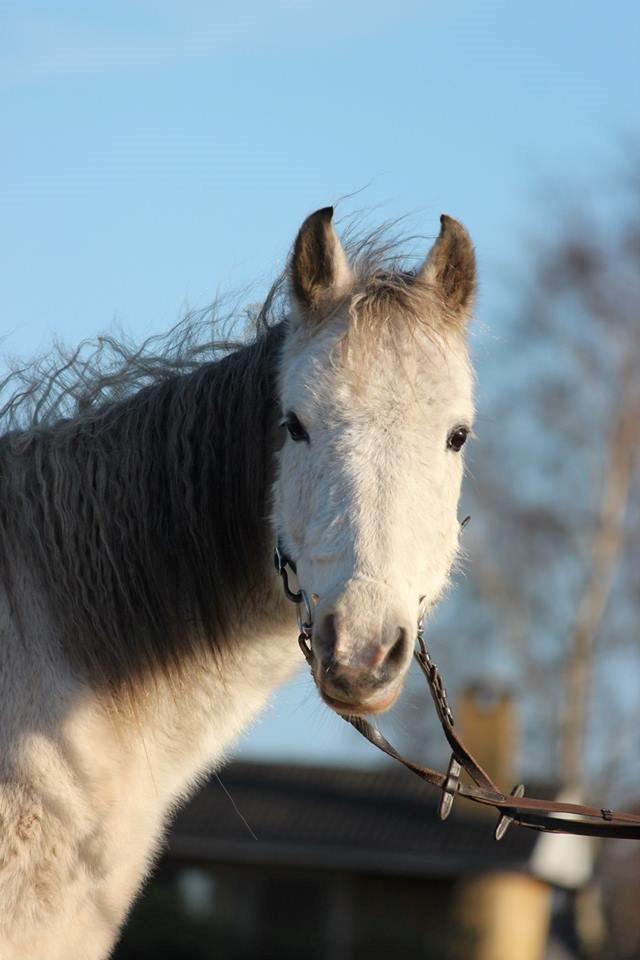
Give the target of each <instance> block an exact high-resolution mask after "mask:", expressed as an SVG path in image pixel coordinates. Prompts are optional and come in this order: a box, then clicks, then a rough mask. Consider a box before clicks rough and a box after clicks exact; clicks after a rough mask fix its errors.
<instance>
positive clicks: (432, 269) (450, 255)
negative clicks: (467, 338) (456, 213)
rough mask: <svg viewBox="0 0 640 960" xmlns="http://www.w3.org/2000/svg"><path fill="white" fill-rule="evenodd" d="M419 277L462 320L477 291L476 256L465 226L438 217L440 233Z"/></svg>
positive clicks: (444, 215)
mask: <svg viewBox="0 0 640 960" xmlns="http://www.w3.org/2000/svg"><path fill="white" fill-rule="evenodd" d="M418 277H419V278H420V279H421V280H423V281H424V282H425V283H428V284H429V285H430V286H431V287H434V288H435V289H436V290H438V292H439V293H440V296H441V297H442V300H443V303H444V304H445V306H447V307H448V308H449V309H450V310H451V311H452V313H453V314H454V315H457V316H458V317H460V318H461V319H462V318H464V317H466V316H468V315H469V314H470V313H471V310H472V309H473V302H474V299H475V293H476V255H475V253H474V250H473V243H472V241H471V237H470V236H469V234H468V232H467V229H466V227H463V225H462V224H461V223H459V222H458V221H457V220H454V219H453V217H448V216H447V215H446V214H445V213H443V214H442V216H441V217H440V235H439V236H438V239H437V240H436V242H435V243H434V245H433V247H432V248H431V251H430V253H429V256H428V257H427V259H426V260H425V262H424V265H423V266H422V269H421V270H420V271H419V273H418Z"/></svg>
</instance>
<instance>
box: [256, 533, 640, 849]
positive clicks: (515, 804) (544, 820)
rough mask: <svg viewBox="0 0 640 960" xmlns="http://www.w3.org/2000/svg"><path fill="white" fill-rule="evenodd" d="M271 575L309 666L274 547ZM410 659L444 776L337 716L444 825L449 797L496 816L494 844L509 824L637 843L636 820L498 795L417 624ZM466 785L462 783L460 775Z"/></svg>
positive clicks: (284, 561) (303, 618)
mask: <svg viewBox="0 0 640 960" xmlns="http://www.w3.org/2000/svg"><path fill="white" fill-rule="evenodd" d="M274 560H275V565H276V570H277V571H278V573H279V574H280V576H281V577H282V581H283V586H284V591H285V595H286V596H287V598H288V599H289V600H291V601H292V602H293V603H295V604H296V605H297V609H298V624H299V628H300V633H299V636H298V643H299V645H300V649H301V650H302V653H303V654H304V657H305V659H306V661H307V663H308V664H309V665H310V666H311V665H312V661H313V653H312V648H311V641H312V635H313V623H312V610H311V607H310V605H309V601H308V598H307V596H306V594H305V593H304V591H301V590H300V591H298V592H296V593H294V592H293V591H292V590H291V589H290V587H289V581H288V575H287V567H289V569H291V570H292V571H293V572H294V573H295V565H294V564H293V563H292V561H291V560H289V558H288V557H287V555H286V554H285V553H284V551H283V550H282V548H281V546H280V544H278V546H277V547H276V549H275V555H274ZM414 656H415V659H416V661H417V663H418V666H419V667H420V669H421V671H422V673H423V674H424V676H425V678H426V681H427V685H428V687H429V691H430V693H431V697H432V699H433V702H434V705H435V708H436V713H437V715H438V719H439V720H440V725H441V727H442V730H443V732H444V735H445V737H446V738H447V741H448V743H449V746H450V747H451V759H450V761H449V766H448V768H447V772H446V773H441V772H440V771H439V770H434V769H432V768H431V767H425V766H422V765H420V764H418V763H414V761H413V760H408V759H407V758H406V757H403V756H402V754H401V753H399V752H398V751H397V750H396V748H395V747H394V746H393V745H392V744H391V743H389V741H388V740H387V739H386V737H384V736H383V735H382V733H380V731H379V730H378V729H377V728H376V727H374V726H373V725H372V724H371V723H369V721H368V720H365V719H364V717H360V716H355V715H354V716H346V715H344V714H340V716H342V719H343V720H346V722H347V723H350V724H351V726H352V727H354V728H355V729H356V730H357V731H358V733H359V734H361V735H362V736H363V737H365V738H366V739H367V740H368V741H369V743H372V744H373V746H374V747H377V748H378V750H382V752H383V753H386V754H387V756H388V757H391V758H392V759H393V760H396V761H397V762H398V763H401V764H403V766H405V767H406V768H407V769H408V770H411V772H412V773H415V774H416V776H418V777H420V778H421V779H422V780H424V781H425V783H428V784H429V785H430V786H432V787H436V788H437V789H438V790H440V792H441V799H440V806H439V815H440V818H441V819H442V820H446V819H447V817H448V816H449V814H450V813H451V810H452V808H453V801H454V799H455V797H466V798H467V799H468V800H472V801H473V802H474V803H481V804H484V805H485V806H490V807H494V808H495V809H496V810H497V812H498V823H497V826H496V828H495V838H496V840H501V839H502V837H504V835H505V833H506V832H507V830H508V828H509V827H510V826H511V824H517V825H518V826H521V827H529V829H531V830H539V831H544V832H548V833H572V834H579V835H582V836H590V837H612V838H618V839H630V840H638V839H640V816H636V815H634V814H631V813H622V812H620V811H618V810H610V809H608V808H606V807H602V808H600V809H598V808H596V807H587V806H583V805H581V804H578V803H561V802H558V801H555V800H537V799H535V798H533V797H525V795H524V786H523V784H521V783H520V784H518V785H517V786H515V787H514V788H513V790H512V791H511V793H510V794H509V795H507V794H504V793H503V792H502V791H501V790H500V788H499V787H498V786H497V785H496V784H495V783H494V782H493V780H492V779H491V777H490V776H489V774H488V773H487V772H486V770H484V769H483V767H482V766H481V765H480V764H479V763H478V761H477V760H476V759H475V758H474V756H473V755H472V754H471V753H470V752H469V751H468V750H467V748H466V747H465V745H464V743H463V742H462V740H461V739H460V737H459V736H458V734H457V733H456V732H455V729H454V723H455V721H454V717H453V712H452V710H451V707H450V706H449V701H448V699H447V692H446V690H445V687H444V683H443V681H442V675H441V673H440V671H439V670H438V668H437V666H436V665H435V663H434V662H433V660H432V659H431V656H430V654H429V651H428V650H427V647H426V644H425V642H424V636H423V629H422V622H420V623H419V625H418V630H417V638H416V650H415V653H414ZM463 770H464V771H465V772H466V774H467V775H468V777H469V779H470V780H471V783H470V784H467V783H463V782H462V780H461V779H460V778H461V774H462V771H463Z"/></svg>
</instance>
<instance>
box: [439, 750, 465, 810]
mask: <svg viewBox="0 0 640 960" xmlns="http://www.w3.org/2000/svg"><path fill="white" fill-rule="evenodd" d="M461 772H462V767H461V766H460V764H459V763H458V761H457V760H456V758H455V757H454V756H453V754H452V755H451V760H449V766H448V767H447V776H446V779H445V781H444V783H443V785H442V799H441V800H440V807H439V808H438V816H439V817H440V819H441V820H446V819H447V817H448V816H449V814H450V813H451V810H452V809H453V798H454V797H455V795H456V793H457V792H458V787H459V786H460V774H461Z"/></svg>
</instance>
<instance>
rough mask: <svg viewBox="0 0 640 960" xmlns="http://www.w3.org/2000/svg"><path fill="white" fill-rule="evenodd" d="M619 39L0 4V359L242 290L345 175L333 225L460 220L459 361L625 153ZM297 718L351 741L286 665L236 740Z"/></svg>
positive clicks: (485, 15) (510, 26)
mask: <svg viewBox="0 0 640 960" xmlns="http://www.w3.org/2000/svg"><path fill="white" fill-rule="evenodd" d="M639 37H640V6H638V5H637V4H634V3H631V2H621V0H612V2H610V3H608V4H606V5H603V4H600V3H594V2H582V3H577V2H573V0H568V2H563V3H558V2H557V0H556V2H554V3H551V2H550V0H540V2H538V3H537V4H529V3H526V4H525V3H517V2H516V3H514V2H513V0H512V2H502V0H485V2H483V3H478V2H471V0H459V2H458V3H456V4H450V3H442V2H440V3H434V2H428V0H423V2H420V3H418V2H412V0H398V2H396V3H393V4H391V3H382V2H378V0H368V2H360V0H342V2H337V0H324V2H322V3H318V2H315V0H307V2H305V0H273V2H270V3H257V2H245V3H243V2H235V3H230V2H226V0H224V2H216V3H211V2H204V0H203V2H197V0H182V2H180V3H177V2H172V3H169V2H165V0H154V2H153V3H152V2H150V0H127V2H126V3H125V2H123V0H112V2H110V3H109V4H101V5H97V4H95V5H89V4H86V3H79V2H77V3H72V2H65V0H58V2H56V3H55V4H54V3H52V2H46V0H43V2H41V3H36V2H22V3H20V4H18V3H4V4H2V5H1V6H0V115H1V116H2V139H3V147H2V150H1V151H0V207H1V209H2V231H1V232H0V263H1V265H2V266H1V269H0V303H1V304H2V314H3V316H2V322H1V323H0V335H1V336H2V338H3V339H2V342H1V343H0V353H2V354H5V355H6V354H8V353H13V354H18V355H21V356H25V357H26V356H29V355H30V354H32V353H33V352H35V351H38V350H41V349H44V348H46V346H47V344H48V343H49V342H50V340H51V338H52V337H53V336H58V337H60V338H61V339H63V340H65V341H67V342H70V343H73V342H75V341H77V340H78V339H79V338H81V337H84V336H88V335H91V334H94V333H98V332H101V331H104V330H106V329H109V328H110V327H111V326H112V325H113V324H114V323H117V324H119V325H120V326H122V327H123V328H124V329H125V330H126V331H128V332H130V333H131V334H133V335H134V336H136V337H140V336H144V335H147V334H149V333H151V332H158V331H161V330H164V329H166V328H167V327H168V326H170V325H171V324H172V323H173V322H174V321H175V320H176V319H177V318H178V317H179V316H180V315H181V313H182V312H183V311H184V309H185V307H187V306H191V307H195V306H203V305H205V304H206V303H208V302H210V301H211V300H212V299H213V298H214V296H215V295H216V294H217V293H219V292H223V291H225V290H230V291H233V290H238V289H243V288H245V287H246V286H247V285H249V284H251V283H255V284H256V286H255V288H254V292H253V293H252V294H251V295H250V299H255V298H256V296H257V295H259V292H260V291H261V290H263V289H264V288H265V286H266V285H267V283H268V281H269V279H270V278H271V277H272V276H273V274H274V273H275V272H276V271H277V270H278V269H279V268H280V266H281V265H282V263H283V261H284V257H285V256H286V252H287V250H288V247H289V245H290V243H291V241H292V239H293V236H294V234H295V231H296V229H297V227H298V225H299V223H300V221H301V220H302V218H303V217H304V216H305V215H306V214H307V213H308V212H310V211H311V210H312V209H314V208H316V207H319V206H324V205H326V204H327V203H331V202H334V201H336V200H337V199H339V198H340V197H343V196H345V195H347V194H350V193H352V192H353V191H357V190H360V189H361V188H365V189H364V191H363V192H362V193H361V194H360V195H359V196H358V197H356V198H355V199H352V200H350V201H346V202H345V203H344V204H343V206H342V209H343V210H344V211H345V213H348V212H350V211H353V210H354V209H357V208H361V207H364V208H366V210H367V212H366V214H365V216H366V217H367V218H369V219H370V220H371V221H372V222H375V221H376V220H377V219H382V218H386V217H390V216H398V215H402V214H410V217H411V226H412V228H413V229H414V230H415V231H417V232H419V233H423V234H425V236H426V237H429V236H433V235H434V234H435V233H436V232H437V228H438V216H439V214H440V213H441V212H442V211H446V212H448V213H450V214H452V215H454V216H457V217H459V218H460V219H462V220H463V221H464V222H465V223H466V224H467V225H468V227H469V228H470V230H471V232H472V234H473V236H474V239H475V241H476V244H477V249H478V256H479V264H480V269H481V282H482V286H481V299H480V304H479V315H480V321H481V322H480V324H479V326H478V331H479V332H478V334H477V336H476V344H477V346H476V349H477V351H478V352H479V354H482V352H483V351H487V350H490V349H491V343H492V341H493V340H494V339H495V338H496V337H500V335H501V329H502V325H503V321H504V316H503V311H504V303H505V299H504V296H503V285H504V274H505V272H508V271H509V270H510V269H511V268H515V269H517V270H520V271H524V272H525V273H526V264H527V253H528V249H530V248H531V244H532V243H533V242H534V241H533V239H532V238H534V237H536V236H538V237H539V236H544V235H545V234H546V233H548V232H553V229H554V226H555V224H554V215H558V216H562V215H564V212H565V204H567V205H568V206H571V204H577V203H579V202H580V201H581V199H582V198H583V197H584V195H585V192H587V191H588V192H591V193H594V194H596V195H597V193H598V191H601V190H606V188H607V174H608V173H609V172H610V170H611V169H612V168H613V167H615V166H616V165H618V166H620V165H621V162H622V158H623V156H624V147H625V145H627V144H628V143H629V142H631V141H632V140H635V142H637V119H638V103H640V80H639V75H640V70H639V67H638V62H639V61H638V38H639ZM424 246H425V251H426V248H427V246H428V241H427V240H425V245H424ZM481 390H482V386H481ZM454 597H455V594H454V595H453V597H452V600H451V601H449V602H453V600H454ZM390 723H391V726H392V725H393V722H392V721H391V722H390ZM302 724H308V725H309V726H310V730H308V731H307V732H306V733H305V735H304V737H303V738H302V742H303V743H304V744H305V749H306V746H308V745H311V744H314V747H313V751H315V752H313V753H312V755H314V756H332V757H336V758H339V757H345V756H351V755H352V754H351V751H352V749H355V750H356V751H360V748H359V747H357V748H355V747H353V746H352V745H353V743H354V742H355V735H352V734H351V733H350V731H349V730H347V728H346V727H345V726H344V724H342V723H341V722H340V721H339V720H337V719H336V718H334V717H332V716H329V715H328V713H327V711H325V710H324V708H322V706H321V705H320V704H319V703H318V702H317V698H316V697H315V695H314V693H313V691H312V690H310V688H309V686H308V684H307V683H306V682H305V681H304V680H302V679H301V680H299V681H297V682H296V683H295V684H294V685H293V686H292V687H291V688H290V689H289V690H288V691H286V692H285V693H284V694H283V695H282V696H281V697H280V698H279V699H278V700H277V701H276V704H275V706H274V708H273V709H272V710H271V712H270V714H269V716H268V718H267V721H266V722H264V723H263V724H262V725H261V726H260V727H257V728H256V729H255V731H254V732H253V733H252V734H250V735H249V737H248V739H247V740H246V746H245V749H246V750H248V751H258V752H260V751H263V752H275V753H288V754H290V753H291V752H292V751H294V752H295V750H296V749H297V747H296V743H297V741H298V732H297V731H298V730H299V728H300V726H301V725H302ZM343 727H344V730H343ZM362 750H365V751H366V748H364V747H363V748H362ZM366 755H367V756H368V752H367V754H366ZM356 756H359V757H364V756H365V753H364V752H356Z"/></svg>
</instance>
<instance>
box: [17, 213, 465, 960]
mask: <svg viewBox="0 0 640 960" xmlns="http://www.w3.org/2000/svg"><path fill="white" fill-rule="evenodd" d="M475 286H476V269H475V259H474V251H473V245H472V242H471V239H470V237H469V234H468V233H467V231H466V229H465V228H464V227H463V226H462V225H461V224H460V223H459V222H457V221H456V220H454V219H452V218H450V217H447V216H444V215H443V216H442V218H441V229H440V232H439V235H438V237H437V238H436V240H435V242H434V244H433V246H432V248H431V250H430V252H429V253H428V255H427V257H426V259H425V260H424V262H423V263H422V265H421V266H420V267H419V268H418V269H409V268H407V266H406V261H401V260H399V259H398V258H397V257H396V256H395V255H392V252H390V248H389V246H388V245H385V244H384V243H379V242H376V241H375V238H374V239H373V240H372V239H371V237H369V238H368V239H364V240H362V241H361V242H360V244H359V246H358V247H357V248H355V249H350V248H349V244H348V243H343V242H342V241H341V239H340V238H339V236H338V233H337V232H336V229H335V227H334V223H333V210H332V208H324V209H321V210H318V211H317V212H316V213H314V214H312V215H311V216H309V217H308V218H307V219H306V220H305V221H304V223H303V224H302V226H301V227H300V229H299V232H298V234H297V236H296V239H295V242H294V245H293V248H292V252H291V254H290V256H289V258H288V261H287V267H286V269H285V271H284V272H283V274H282V276H281V277H280V279H279V280H278V281H277V283H276V284H275V285H274V288H273V290H272V292H271V293H270V295H269V297H268V298H267V301H266V303H265V305H264V307H262V308H261V309H260V310H259V311H258V313H257V314H256V315H255V316H253V318H252V323H251V324H250V325H249V327H248V332H247V333H245V335H244V339H242V340H240V341H238V342H236V343H234V344H233V348H227V349H225V350H223V351H222V353H216V354H215V356H212V357H211V358H210V359H208V360H200V359H199V354H198V350H197V348H196V346H194V344H193V343H191V341H190V340H189V337H188V336H187V337H186V338H185V342H186V343H187V349H186V351H183V354H182V355H181V357H182V361H181V362H178V360H179V358H178V354H177V353H175V352H174V354H171V355H170V356H169V354H167V356H166V357H165V358H164V361H163V358H162V357H160V358H156V359H155V360H154V361H153V362H152V361H151V360H150V359H149V356H148V355H147V354H145V353H144V351H139V352H137V353H136V352H135V351H131V352H129V353H127V351H126V350H125V348H124V347H123V346H122V345H121V344H119V343H118V342H117V341H115V340H114V341H112V346H113V347H114V352H115V353H116V354H118V355H119V356H120V358H121V359H122V363H121V364H120V365H119V366H118V364H115V366H114V365H112V366H111V367H110V368H109V369H107V370H106V371H105V370H102V372H101V371H100V369H99V366H98V365H96V364H95V363H94V362H93V361H92V360H91V359H89V360H88V361H86V362H85V363H82V362H81V361H80V359H79V355H78V354H76V355H73V356H70V357H69V358H67V360H66V361H65V362H63V363H60V364H59V366H58V367H57V368H56V369H54V370H53V372H52V373H50V374H46V371H45V372H43V368H42V367H37V368H36V370H35V372H33V371H32V376H31V380H28V377H27V375H26V374H25V373H24V371H23V373H22V377H23V380H22V388H21V389H19V390H18V391H17V394H16V396H14V398H13V399H12V400H11V401H10V402H9V403H8V404H7V405H6V407H5V416H4V422H5V426H6V425H7V424H8V425H9V427H10V429H6V431H5V433H4V434H3V436H2V438H1V439H0V956H1V957H2V958H3V960H25V958H27V957H28V958H31V960H63V958H64V960H103V958H106V957H108V956H109V954H110V952H111V951H112V949H113V947H114V944H115V942H116V940H117V937H118V933H119V930H120V928H121V926H122V924H123V923H124V921H125V919H126V916H127V913H128V911H129V909H130V906H131V904H132V902H133V900H134V899H135V897H136V895H137V893H138V892H139V890H140V888H141V886H142V885H143V883H144V880H145V877H146V875H147V873H148V871H149V869H150V867H151V865H152V864H153V862H154V859H155V858H156V856H157V854H158V851H159V849H160V847H161V845H162V842H163V837H164V834H165V831H166V828H167V824H168V822H169V820H170V817H171V814H172V812H173V811H174V810H175V809H176V807H177V806H178V805H179V804H180V803H182V802H183V801H184V800H185V798H187V797H188V796H189V794H191V793H192V792H193V791H194V790H195V789H196V787H197V785H198V783H199V782H200V781H201V780H202V778H203V777H205V776H206V775H208V774H209V773H210V772H211V771H212V770H214V769H215V768H216V767H217V766H219V765H220V764H221V763H222V762H223V760H224V759H225V757H226V756H227V755H228V753H229V751H230V749H231V748H232V745H233V743H234V741H235V740H236V738H237V737H238V736H239V734H240V733H241V731H243V730H244V729H245V728H246V727H247V726H248V725H249V724H250V723H251V722H252V721H253V720H254V718H255V717H256V716H257V715H258V714H259V712H260V710H261V709H262V708H263V707H264V706H265V704H266V703H267V702H268V700H269V697H270V696H271V695H272V693H273V692H274V691H275V689H276V688H277V687H278V686H279V685H281V684H283V683H284V682H285V681H286V680H287V679H288V678H289V677H291V675H292V674H293V673H294V672H295V671H296V669H297V668H298V667H299V665H300V664H301V663H303V662H304V661H303V660H302V657H301V655H300V651H299V649H298V646H297V644H296V639H295V638H296V630H295V615H294V613H295V611H294V607H293V605H292V604H290V603H289V602H288V601H287V598H286V597H285V596H284V594H283V591H282V589H281V584H280V581H279V579H278V575H277V572H276V570H274V567H273V563H272V554H273V549H274V545H275V544H276V543H279V544H281V546H282V549H283V551H284V552H285V553H286V556H287V557H289V558H291V560H292V562H293V563H295V565H296V570H297V577H298V584H299V586H300V588H301V589H303V590H304V591H305V596H306V597H308V598H310V599H309V603H310V605H311V606H312V608H313V620H314V630H313V646H312V652H311V655H310V656H311V665H312V673H313V677H314V680H315V685H316V687H317V690H318V692H319V695H320V697H321V698H322V700H323V701H324V702H325V703H326V704H327V705H328V706H329V707H330V708H331V709H333V710H334V711H336V712H338V713H339V714H343V715H356V716H363V715H367V714H378V713H382V712H383V711H385V710H388V709H389V708H390V707H391V706H392V704H393V703H394V702H395V700H396V699H397V697H398V695H399V693H400V691H401V689H402V686H403V683H404V680H405V678H406V675H407V671H408V668H409V665H410V662H411V658H412V649H413V644H414V639H415V631H416V623H417V621H418V618H419V617H420V616H422V614H423V612H424V611H428V610H429V609H430V608H431V607H433V606H434V604H435V603H436V601H437V600H438V598H439V597H440V596H441V594H442V592H443V590H444V588H445V585H446V584H447V582H448V581H449V579H450V574H451V570H452V568H453V567H454V565H455V561H456V557H457V553H458V535H459V527H460V524H459V521H458V519H457V505H458V499H459V495H460V487H461V481H462V476H463V451H462V447H463V445H464V443H465V441H466V439H467V437H468V436H469V434H470V432H471V430H472V422H473V384H474V378H473V372H472V368H471V364H470V359H469V350H468V343H467V339H468V338H467V327H468V322H469V319H470V316H471V313H472V309H473V302H474V295H475ZM277 291H280V293H279V294H278V296H277V297H276V296H275V292H277ZM274 298H275V299H274ZM276 301H277V302H278V303H285V306H284V307H281V308H279V309H278V310H276V308H275V306H274V304H275V302H276ZM183 346H184V343H183ZM185 358H186V359H185ZM74 376H75V380H74ZM25 377H27V379H26V380H25ZM27 381H28V382H27ZM56 391H57V393H56ZM20 395H22V398H21V396H20ZM52 398H53V399H52ZM71 401H72V402H71ZM25 404H26V406H25ZM29 404H30V407H29ZM65 404H66V405H65ZM27 407H29V410H30V413H29V414H28V416H27V422H23V423H21V424H19V423H18V421H19V416H20V414H21V413H22V415H23V419H24V411H25V409H26V408H27Z"/></svg>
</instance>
